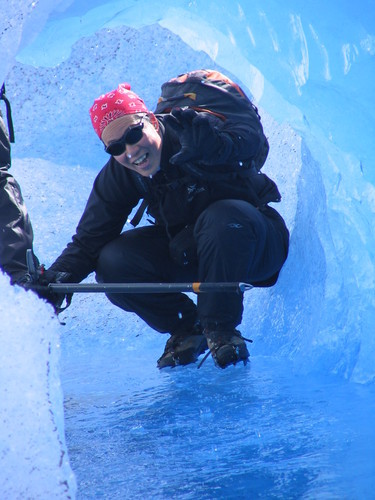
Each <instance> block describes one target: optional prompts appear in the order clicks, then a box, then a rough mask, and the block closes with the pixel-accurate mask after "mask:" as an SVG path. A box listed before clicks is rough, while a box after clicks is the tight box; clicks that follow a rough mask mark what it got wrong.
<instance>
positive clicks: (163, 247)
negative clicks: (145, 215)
mask: <svg viewBox="0 0 375 500" xmlns="http://www.w3.org/2000/svg"><path fill="white" fill-rule="evenodd" d="M168 245H169V240H168V237H167V234H166V232H165V229H164V228H162V227H160V226H147V227H140V228H137V229H132V230H129V231H125V232H124V233H123V234H121V236H120V237H119V238H116V239H115V240H113V241H112V242H110V243H108V244H107V245H106V246H105V247H104V248H103V250H102V252H101V254H100V257H99V260H98V265H97V270H96V273H97V280H98V281H99V282H104V283H119V282H123V283H147V282H149V283H159V282H163V283H173V282H178V281H185V280H191V279H193V278H194V277H196V275H197V268H192V267H190V266H186V267H184V268H182V267H179V266H177V265H176V264H175V263H174V262H173V261H172V259H171V258H170V256H169V247H168ZM107 296H108V298H109V300H110V301H111V302H112V303H113V304H115V305H116V306H118V307H120V308H121V309H124V310H125V311H129V312H134V313H136V314H137V315H138V316H139V317H141V318H142V319H143V320H144V321H145V322H146V323H147V324H148V325H150V326H151V327H152V328H154V329H155V330H157V331H159V332H170V333H172V332H173V333H177V332H179V331H189V330H191V329H192V328H193V325H194V324H195V322H196V321H197V308H196V305H195V304H194V302H193V301H192V300H190V298H189V297H188V296H187V295H185V294H183V293H164V294H159V293H155V294H108V295H107Z"/></svg>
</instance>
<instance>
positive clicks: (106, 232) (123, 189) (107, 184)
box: [51, 158, 140, 281]
mask: <svg viewBox="0 0 375 500" xmlns="http://www.w3.org/2000/svg"><path fill="white" fill-rule="evenodd" d="M139 200H140V195H139V193H138V191H137V189H136V187H135V185H134V182H133V180H132V177H131V175H129V171H128V170H127V169H126V167H124V166H122V165H120V164H119V163H117V162H116V161H115V160H114V159H113V158H111V160H110V161H109V162H108V163H107V164H106V165H105V167H104V168H103V169H102V170H101V172H100V173H99V174H98V176H97V178H96V179H95V182H94V185H93V188H92V191H91V194H90V196H89V199H88V201H87V205H86V208H85V210H84V212H83V215H82V217H81V220H80V221H79V224H78V226H77V229H76V234H75V235H74V236H73V239H72V242H71V243H69V244H68V245H67V247H66V248H65V250H64V251H63V252H62V254H61V255H60V257H58V258H57V259H56V261H55V262H54V263H53V264H52V266H51V269H53V270H58V271H65V272H69V273H71V274H73V276H74V277H75V279H76V280H77V281H81V280H82V279H84V278H85V277H86V276H87V275H88V274H90V273H91V272H92V271H94V270H95V267H96V261H97V259H98V256H99V254H100V251H101V249H102V248H103V246H104V245H106V244H107V243H108V242H110V241H111V240H113V239H114V238H116V237H118V236H119V235H120V233H121V231H122V229H123V226H124V224H125V222H126V220H127V218H128V216H129V214H130V212H131V211H132V209H133V208H134V207H135V206H136V205H137V203H138V201H139Z"/></svg>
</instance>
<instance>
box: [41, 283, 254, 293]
mask: <svg viewBox="0 0 375 500" xmlns="http://www.w3.org/2000/svg"><path fill="white" fill-rule="evenodd" d="M48 288H49V289H50V290H52V291H53V292H56V293H176V292H192V293H197V294H198V293H207V292H215V293H216V292H223V293H228V292H232V293H233V292H239V293H242V292H246V291H247V290H250V289H251V288H253V286H252V285H250V284H249V283H241V282H234V283H199V282H196V283H50V284H49V285H48Z"/></svg>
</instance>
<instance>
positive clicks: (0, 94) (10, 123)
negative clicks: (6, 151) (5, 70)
mask: <svg viewBox="0 0 375 500" xmlns="http://www.w3.org/2000/svg"><path fill="white" fill-rule="evenodd" d="M0 100H2V101H4V102H5V106H6V109H7V121H8V130H9V141H10V142H11V143H14V128H13V120H12V109H11V107H10V102H9V100H8V98H7V96H6V95H5V83H3V85H2V87H1V89H0Z"/></svg>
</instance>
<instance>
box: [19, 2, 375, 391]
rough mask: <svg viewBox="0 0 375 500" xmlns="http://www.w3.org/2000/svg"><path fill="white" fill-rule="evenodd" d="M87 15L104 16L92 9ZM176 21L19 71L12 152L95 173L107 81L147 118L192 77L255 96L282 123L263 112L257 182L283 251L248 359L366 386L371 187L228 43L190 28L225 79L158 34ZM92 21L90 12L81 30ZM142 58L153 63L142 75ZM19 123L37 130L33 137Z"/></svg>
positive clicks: (369, 373) (203, 56)
mask: <svg viewBox="0 0 375 500" xmlns="http://www.w3.org/2000/svg"><path fill="white" fill-rule="evenodd" d="M136 7H137V6H136ZM136 7H134V9H135V8H136ZM94 10H95V9H94ZM132 12H133V13H134V12H135V11H134V10H133V11H132ZM97 14H100V16H103V10H102V9H98V11H97ZM122 15H124V16H127V19H130V18H132V19H133V18H134V16H131V15H130V14H129V11H126V12H125V11H123V10H121V11H120V12H118V13H117V16H116V20H117V24H118V23H119V21H118V19H119V18H121V16H122ZM106 16H107V18H108V17H110V12H107V11H106ZM168 16H169V17H168ZM182 17H183V16H182V14H181V12H180V17H178V16H177V14H176V11H175V10H170V11H168V15H167V18H168V22H167V21H166V20H165V19H163V20H161V21H160V23H159V24H152V25H147V26H145V27H140V28H134V27H129V26H123V25H120V26H116V27H106V28H104V29H101V30H99V31H95V32H94V33H93V34H91V35H90V36H85V37H83V38H81V39H79V40H77V41H76V42H75V44H74V46H73V49H72V50H71V51H70V52H69V53H68V55H67V58H66V59H65V60H63V61H61V62H60V64H58V65H57V66H52V67H43V68H40V67H38V68H35V67H34V66H31V65H25V64H21V63H18V64H17V65H16V66H15V67H14V68H13V70H12V73H11V75H10V78H9V82H10V86H11V88H12V90H13V93H14V94H13V101H14V103H15V104H16V105H15V116H16V121H17V123H18V127H19V133H20V135H21V136H22V138H23V140H22V143H21V144H19V145H17V146H16V148H15V151H16V152H17V154H19V155H21V156H22V155H24V154H25V152H26V151H27V153H28V154H32V155H35V156H37V157H42V158H43V157H44V158H49V159H53V160H54V161H57V162H61V163H72V164H75V163H79V164H81V165H83V166H88V167H92V168H95V169H97V168H100V166H101V165H102V164H103V162H104V161H105V156H104V153H103V150H102V147H101V145H100V143H99V142H98V141H97V139H96V136H95V134H94V133H93V132H92V130H91V126H90V123H89V118H88V114H87V112H86V111H85V110H87V109H88V108H89V106H90V105H91V103H92V100H93V96H96V95H99V94H100V93H101V92H102V90H103V89H110V88H113V85H116V83H114V82H118V81H124V80H130V82H131V84H132V86H133V89H134V90H135V91H136V92H138V93H140V94H141V95H142V96H144V98H145V100H146V102H147V104H148V105H149V106H150V107H151V108H152V107H153V105H154V103H155V102H156V100H157V97H158V95H159V87H160V84H161V82H163V81H164V80H165V79H166V78H168V77H169V76H170V75H175V74H178V73H181V72H183V71H186V70H188V69H191V68H193V67H218V68H219V69H220V68H221V69H223V70H224V71H225V72H227V73H229V74H232V72H233V73H234V72H235V73H236V74H234V77H235V78H237V79H238V80H239V81H240V82H241V83H242V84H243V85H244V86H245V87H246V88H247V89H248V91H249V93H251V94H253V95H254V96H256V97H257V99H258V100H259V99H260V100H261V101H262V102H263V101H264V102H266V99H265V97H264V94H266V96H267V97H268V98H269V99H270V101H271V103H272V108H273V109H275V110H277V114H278V116H282V114H283V113H284V114H285V120H284V121H281V122H276V121H275V120H273V119H272V118H271V117H270V115H269V114H268V113H267V112H266V111H265V110H264V109H262V117H263V123H264V127H265V130H266V133H267V134H268V135H269V137H270V144H271V152H270V157H269V160H268V162H267V165H266V166H265V168H264V171H265V172H266V173H268V174H269V175H270V176H271V177H272V178H274V179H275V181H276V182H277V183H278V185H279V187H280V189H281V192H282V194H283V202H282V204H281V205H280V207H278V208H279V210H280V211H281V213H282V214H283V215H284V216H285V218H286V220H287V222H288V225H289V227H290V228H291V249H290V256H289V259H288V262H287V264H286V266H285V268H284V270H283V273H282V275H281V278H280V281H279V284H278V285H277V287H274V288H273V289H271V290H266V291H257V292H256V293H254V294H249V295H248V296H247V298H246V300H247V304H248V307H247V309H246V315H245V318H244V322H245V324H246V325H247V327H248V328H250V329H251V331H252V332H253V333H252V335H253V337H255V338H256V340H257V342H256V344H255V345H254V349H255V350H258V352H260V353H264V354H269V353H273V354H275V355H285V356H288V357H290V358H292V359H293V360H294V361H295V363H296V365H297V366H298V367H299V368H300V369H307V370H316V371H323V372H329V373H332V372H333V373H337V374H339V375H340V376H343V377H345V378H348V379H352V380H356V381H358V382H369V381H371V380H373V379H374V376H375V369H374V367H373V366H372V363H371V359H372V357H373V355H374V349H375V346H374V343H373V341H372V335H371V328H372V325H373V324H374V321H375V320H374V296H373V293H372V290H373V287H374V266H373V261H374V258H373V257H374V250H373V249H374V248H375V241H374V234H373V230H372V220H373V217H374V212H375V204H374V202H375V188H374V186H373V185H372V184H371V183H370V182H369V181H367V180H366V177H365V176H364V175H363V173H362V171H361V169H360V163H359V160H358V158H356V157H355V155H354V154H353V153H346V152H343V151H342V150H341V149H340V148H339V147H338V146H337V144H335V143H334V142H333V141H332V140H331V139H330V138H329V137H326V136H325V134H324V131H323V130H322V129H321V128H319V124H318V123H316V122H313V123H311V124H310V123H309V121H308V119H309V116H307V117H304V116H303V113H302V111H301V110H300V109H299V108H298V107H296V106H292V105H291V104H290V103H288V101H287V100H286V99H285V98H284V97H283V95H281V94H280V93H279V92H278V91H277V90H276V89H275V88H274V87H273V86H272V85H271V83H270V82H269V81H268V80H267V79H266V78H265V75H264V74H263V73H262V72H260V71H259V70H256V68H254V67H253V66H252V65H251V64H250V62H249V61H248V60H246V59H243V60H242V59H240V61H239V63H238V64H239V65H238V66H237V65H236V64H235V63H234V62H233V61H237V60H238V59H236V58H235V56H236V55H238V54H240V55H241V50H240V49H239V48H238V47H237V46H235V45H234V44H233V43H232V41H231V38H230V37H229V38H228V37H227V40H228V42H227V43H228V44H229V48H230V49H231V50H229V49H228V51H227V52H225V50H224V49H223V48H222V47H223V46H225V37H222V38H220V36H219V35H218V34H217V28H216V27H215V29H213V31H212V32H210V31H208V30H206V29H205V30H203V25H202V24H201V25H200V28H201V31H202V33H205V37H206V38H207V37H209V36H212V37H214V36H217V38H210V41H211V43H212V44H214V42H215V41H216V42H217V43H219V42H220V43H219V45H218V47H221V49H220V50H221V52H223V55H222V57H221V58H219V55H218V54H219V52H220V51H219V52H218V53H216V56H217V57H216V60H218V59H220V61H222V62H223V63H227V64H228V67H229V71H228V68H227V67H225V66H224V67H223V66H219V65H217V64H216V61H214V60H213V59H212V58H211V57H210V55H211V56H215V51H213V48H212V47H213V45H210V46H209V45H204V44H203V45H199V44H198V41H199V40H200V39H198V38H197V36H194V34H191V33H190V35H189V36H188V35H187V34H186V31H183V34H184V36H185V38H186V39H187V40H190V45H189V44H187V43H185V42H184V41H183V40H181V38H180V37H179V36H177V35H175V34H174V33H172V32H171V31H170V30H169V29H167V28H165V27H162V26H161V25H166V24H168V26H169V27H171V26H172V25H173V23H172V20H173V21H174V22H175V23H177V21H178V19H180V18H182ZM135 18H136V19H139V17H137V16H135ZM187 18H189V16H188V15H187ZM94 19H95V17H94V14H93V11H91V14H90V21H91V26H92V25H95V22H94ZM194 19H196V18H195V17H194ZM112 24H114V22H112ZM120 24H121V23H120ZM187 25H188V23H185V28H186V26H187ZM64 26H66V21H65V24H64ZM189 26H190V25H189ZM215 26H216V25H215ZM95 27H96V25H95ZM190 27H191V26H190ZM198 27H199V26H198ZM198 27H196V30H197V32H198ZM174 31H176V25H175V27H174ZM201 31H199V32H201ZM69 33H71V31H69ZM196 35H197V33H196ZM210 47H211V48H210ZM198 48H201V49H204V50H201V51H198V50H196V49H198ZM218 50H219V49H218ZM150 53H152V56H153V60H157V61H158V64H157V65H155V64H143V63H142V64H141V63H140V62H143V61H148V60H149V54H150ZM108 54H110V55H111V56H110V57H108ZM176 54H178V55H179V56H178V57H176ZM230 56H232V57H230ZM34 57H36V54H34ZM242 57H243V56H242ZM265 57H266V55H265ZM293 60H294V59H293ZM232 76H233V75H232ZM242 78H243V80H242ZM306 78H307V76H306ZM24 81H27V82H29V89H28V90H29V98H28V99H27V100H26V101H25V100H23V95H24V90H23V87H22V84H20V83H19V82H24ZM302 87H303V86H302ZM302 87H301V88H302ZM82 89H84V92H83V91H82ZM312 98H314V94H312ZM63 103H65V104H63ZM30 120H32V121H33V123H34V124H35V123H37V124H38V127H32V126H31V125H30ZM353 142H355V138H353ZM64 244H65V242H64V243H63V244H62V245H64Z"/></svg>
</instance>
